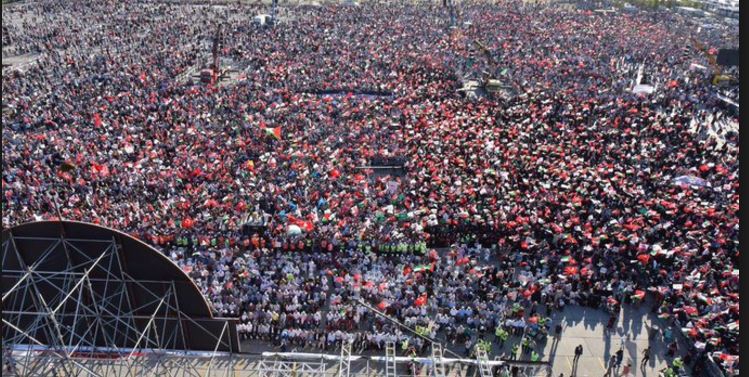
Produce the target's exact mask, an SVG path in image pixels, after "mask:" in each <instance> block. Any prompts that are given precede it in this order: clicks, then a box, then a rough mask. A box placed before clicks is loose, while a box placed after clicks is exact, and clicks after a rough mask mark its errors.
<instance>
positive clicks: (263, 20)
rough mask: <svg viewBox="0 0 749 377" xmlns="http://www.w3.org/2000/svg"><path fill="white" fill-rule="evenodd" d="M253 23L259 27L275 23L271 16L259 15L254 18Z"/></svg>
mask: <svg viewBox="0 0 749 377" xmlns="http://www.w3.org/2000/svg"><path fill="white" fill-rule="evenodd" d="M252 22H254V23H255V24H256V25H258V26H265V25H268V24H270V23H271V22H273V16H271V15H270V14H258V15H257V16H255V17H253V18H252Z"/></svg>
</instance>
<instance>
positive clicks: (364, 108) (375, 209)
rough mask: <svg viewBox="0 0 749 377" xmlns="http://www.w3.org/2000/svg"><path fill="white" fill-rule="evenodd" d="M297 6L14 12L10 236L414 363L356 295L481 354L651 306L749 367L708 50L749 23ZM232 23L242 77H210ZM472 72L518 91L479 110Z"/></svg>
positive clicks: (254, 322) (377, 5)
mask: <svg viewBox="0 0 749 377" xmlns="http://www.w3.org/2000/svg"><path fill="white" fill-rule="evenodd" d="M6 8H7V9H6ZM282 8H283V12H281V13H280V15H281V16H282V17H279V20H278V22H276V23H275V24H274V25H273V26H260V25H256V24H254V23H253V22H252V21H251V18H252V16H253V15H254V14H258V13H263V12H265V11H266V9H265V6H263V5H250V4H243V3H236V4H235V3H229V2H227V3H225V4H220V5H207V4H178V3H168V2H167V3H147V2H146V3H142V4H140V3H139V4H138V5H137V6H133V5H132V4H126V3H122V2H116V1H105V0H96V1H90V2H85V3H82V4H78V5H77V6H76V7H70V6H69V3H68V2H65V1H61V0H50V1H41V2H30V3H20V4H15V5H12V6H9V7H4V8H3V15H2V17H3V21H2V24H3V54H4V56H6V54H8V55H24V56H29V57H33V59H35V61H34V62H33V63H31V64H27V65H24V66H23V67H22V68H18V69H15V70H14V69H13V68H12V67H11V69H8V70H7V71H6V68H5V67H4V68H3V79H2V89H3V94H2V96H3V115H2V123H3V135H2V151H3V172H2V193H3V198H2V210H3V211H2V212H3V214H2V216H3V217H2V223H3V227H9V226H13V225H16V224H20V223H23V222H28V221H34V220H40V219H52V218H58V217H59V216H62V217H63V218H66V219H72V220H81V221H88V222H93V223H97V224H102V225H106V226H109V227H112V228H116V229H120V230H123V231H126V232H128V233H130V234H133V235H134V236H136V237H138V238H140V239H143V240H146V241H147V242H149V243H151V244H152V245H154V246H156V247H157V248H158V249H160V250H162V251H163V252H164V253H165V254H167V255H170V256H171V257H172V258H173V259H174V260H175V261H177V262H178V263H179V264H180V265H181V266H182V267H183V268H184V270H185V271H186V272H187V273H188V274H189V275H190V276H191V277H192V278H193V279H195V280H196V282H198V285H199V286H200V287H201V289H202V290H203V291H204V293H205V295H206V296H207V297H209V299H210V301H211V303H212V305H213V307H214V309H215V310H216V312H217V313H218V314H220V315H222V316H236V317H239V318H241V322H242V323H241V325H240V332H241V333H242V334H243V336H244V337H246V338H253V339H264V340H269V341H274V342H277V343H278V344H280V345H281V346H282V347H284V348H294V347H300V346H304V345H307V346H310V345H314V346H315V347H317V348H321V349H326V348H329V347H332V346H334V345H335V344H338V342H339V341H340V340H341V339H345V338H352V339H354V340H355V342H356V347H357V348H358V349H380V348H382V347H383V342H386V341H388V340H398V341H399V342H404V341H405V340H406V339H408V343H409V344H411V345H414V346H416V347H417V348H423V347H424V346H425V344H426V343H425V342H423V341H422V340H421V339H420V338H419V337H414V336H412V334H409V333H407V332H403V331H401V329H400V328H398V327H395V326H394V325H392V324H391V323H389V322H387V321H385V320H383V319H382V318H381V317H378V316H374V315H373V314H372V312H371V311H369V310H365V309H364V308H363V307H362V306H361V305H359V304H357V302H358V300H362V301H363V302H366V303H369V304H370V305H373V306H378V307H379V308H380V310H382V311H385V312H387V313H388V314H390V315H392V316H393V317H394V318H397V319H399V320H401V321H403V323H405V324H407V325H409V326H414V327H419V328H420V329H421V330H422V331H424V333H425V334H430V335H435V336H441V337H445V338H446V339H449V340H451V341H453V342H457V343H460V344H465V345H466V348H467V349H469V348H470V347H471V346H473V345H475V344H476V342H477V341H478V340H479V339H485V338H491V336H492V335H495V334H499V332H497V330H495V329H496V328H497V327H500V328H504V329H506V330H507V331H508V332H510V333H518V335H519V336H523V334H527V333H528V330H527V328H528V327H529V326H528V325H527V321H530V320H531V318H535V319H534V320H533V321H534V324H536V321H538V320H541V321H543V319H544V318H545V317H544V316H546V315H548V313H549V311H550V310H555V308H559V307H560V306H563V305H565V304H575V305H587V306H593V307H606V308H609V309H612V308H613V309H616V308H618V304H619V303H621V302H629V301H632V300H642V299H643V297H644V296H645V295H647V296H650V297H653V298H654V299H655V300H656V302H657V307H656V308H655V310H656V311H657V312H658V313H659V315H660V316H661V317H663V318H664V319H666V320H667V321H669V323H672V324H674V325H675V326H677V328H679V329H681V330H682V332H683V334H684V335H685V336H686V337H688V339H690V342H691V344H692V346H693V349H692V351H693V352H694V353H695V355H698V354H699V355H709V356H710V357H712V358H713V359H714V360H715V361H716V362H717V363H719V364H721V365H722V366H723V367H724V368H725V369H727V370H728V369H731V370H738V354H739V353H738V351H739V350H738V316H739V308H738V302H739V291H738V287H739V284H738V282H739V274H738V271H739V270H738V256H739V244H738V242H739V241H738V237H739V225H738V224H739V222H738V211H739V194H738V189H739V178H738V175H739V170H738V138H739V135H738V129H737V127H730V125H731V124H735V122H737V120H738V116H737V115H736V114H735V113H732V112H731V111H730V109H729V108H728V107H726V106H725V104H724V102H723V101H722V100H721V99H720V98H719V97H718V96H717V93H718V91H719V89H718V88H717V87H715V86H714V85H712V84H711V81H712V80H711V79H712V77H711V71H710V69H701V68H700V67H709V66H710V65H709V64H708V59H709V58H708V57H707V56H705V54H704V53H703V51H701V50H699V49H696V48H694V47H693V39H696V40H699V41H700V42H701V43H702V44H704V45H706V46H708V47H709V48H710V51H709V52H708V53H711V54H713V53H715V51H717V49H720V48H731V47H735V46H737V45H738V30H737V28H736V27H732V26H728V25H723V24H720V23H719V22H718V23H717V24H716V25H713V27H701V24H702V23H703V22H705V21H704V20H701V19H700V20H698V19H693V18H688V17H685V16H682V15H679V14H676V13H673V12H670V11H668V10H649V11H634V12H625V11H623V10H618V11H615V12H593V11H589V10H578V9H574V8H568V7H542V6H537V5H529V4H527V3H523V2H518V1H514V0H513V1H503V2H499V3H491V2H474V1H464V2H462V4H461V8H460V11H459V17H458V18H457V21H456V24H455V25H454V27H450V26H451V25H450V19H449V17H448V16H447V15H448V12H447V11H446V10H445V9H444V8H443V7H442V6H441V5H440V4H439V3H418V4H417V3H402V4H401V3H398V4H393V3H382V2H364V3H361V4H358V5H354V4H348V5H344V4H337V5H313V4H309V5H298V6H293V7H291V6H289V7H282ZM218 30H220V31H218ZM217 32H220V33H221V38H220V40H221V46H220V51H219V52H220V55H221V62H222V65H224V66H227V65H231V66H232V67H235V68H237V69H238V72H237V74H236V75H228V76H229V78H225V79H223V80H222V81H221V82H218V83H213V84H203V83H199V82H197V81H198V80H197V79H196V78H194V77H193V76H194V72H196V69H197V70H199V69H200V68H202V67H203V66H205V65H206V64H208V62H209V61H210V49H211V43H212V41H213V40H214V37H215V35H216V33H217ZM476 41H478V42H480V45H482V46H485V47H486V50H487V51H488V52H485V51H483V50H482V49H480V48H478V47H477V45H478V44H477V43H475V42H476ZM487 54H488V56H487ZM642 72H645V75H644V76H646V77H647V81H648V84H650V85H651V86H653V87H654V91H653V92H652V93H649V94H648V93H645V94H642V93H640V94H637V93H633V91H632V89H633V87H634V86H635V85H636V84H638V83H637V82H636V81H637V77H638V75H639V76H643V75H642V74H641V73H642ZM734 74H736V75H737V73H736V72H734ZM222 77H223V75H222ZM479 77H493V78H497V79H499V80H501V81H502V82H503V83H504V85H506V86H508V87H511V88H512V91H511V92H512V93H513V94H512V96H510V97H507V98H504V97H503V98H492V97H480V98H478V99H474V100H469V99H468V98H464V97H463V96H462V95H461V94H460V93H459V92H458V89H459V88H461V86H462V85H463V83H462V81H463V80H464V79H466V78H479ZM723 85H728V88H725V90H724V92H725V93H732V94H731V98H732V99H733V100H734V101H736V102H738V101H739V99H738V90H737V85H736V84H735V83H731V82H728V83H724V84H723ZM721 90H722V89H721ZM382 165H386V166H389V167H392V169H391V170H397V171H398V174H394V173H392V171H391V170H388V171H387V172H385V173H383V170H381V169H379V166H382ZM373 166H378V168H373ZM58 212H59V213H58ZM248 219H252V222H253V223H254V224H256V225H258V226H255V227H252V228H251V230H250V231H247V230H246V228H243V225H244V223H246V222H248ZM433 247H449V250H448V251H445V252H442V253H436V252H434V251H433V249H432V248H433ZM430 318H434V320H433V321H430ZM513 328H521V330H520V331H517V330H513ZM541 328H543V326H541ZM497 337H498V336H497Z"/></svg>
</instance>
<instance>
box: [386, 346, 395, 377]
mask: <svg viewBox="0 0 749 377" xmlns="http://www.w3.org/2000/svg"><path fill="white" fill-rule="evenodd" d="M397 375H398V372H397V366H396V364H395V342H393V341H388V342H387V343H385V377H396V376H397Z"/></svg>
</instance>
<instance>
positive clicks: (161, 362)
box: [2, 231, 231, 377]
mask: <svg viewBox="0 0 749 377" xmlns="http://www.w3.org/2000/svg"><path fill="white" fill-rule="evenodd" d="M17 240H23V241H24V242H29V241H30V242H33V243H34V245H38V249H36V250H34V251H33V252H34V253H38V258H37V259H36V260H35V261H33V263H32V264H30V265H27V264H26V262H25V260H24V258H23V257H22V255H21V254H22V253H21V252H20V251H19V249H18V248H17V245H16V241H17ZM121 249H122V245H121V244H119V243H118V242H117V241H116V240H115V238H114V237H112V239H108V240H102V239H74V238H66V237H65V236H64V234H63V233H61V235H60V236H59V237H56V238H51V237H27V236H24V237H20V236H15V235H13V233H12V231H11V232H10V235H9V237H8V238H7V239H6V240H5V241H3V244H2V259H3V260H2V262H3V271H2V278H3V288H6V287H7V286H9V287H8V289H7V290H5V289H3V293H2V305H3V308H5V309H7V310H3V313H2V324H3V328H4V330H3V339H2V346H3V351H4V352H3V366H4V367H6V366H8V367H9V368H12V369H13V372H14V374H15V375H18V376H39V377H46V376H57V375H59V374H60V373H62V375H65V376H92V377H93V376H96V377H98V376H128V377H130V376H146V375H164V376H172V375H174V376H176V375H179V376H184V377H186V376H196V377H197V376H203V375H205V372H203V373H201V372H200V369H201V367H200V366H197V367H196V366H195V365H193V364H192V363H180V362H175V357H174V355H175V354H176V353H172V354H170V355H169V354H168V352H167V350H177V349H183V347H184V345H186V344H188V343H189V339H188V338H187V334H186V330H185V326H187V325H190V326H193V328H195V327H197V328H200V329H202V330H204V331H203V332H205V333H206V334H205V336H212V338H209V339H210V341H211V342H215V348H214V350H213V352H212V353H208V354H210V356H209V361H208V365H207V373H208V374H210V371H211V367H212V364H213V359H214V357H215V356H216V355H218V354H219V353H218V352H217V350H218V349H219V346H224V347H226V346H227V340H228V339H229V338H228V337H225V335H228V333H227V331H228V329H229V322H228V321H226V322H224V324H223V328H222V330H221V333H220V335H218V336H216V334H212V333H211V332H210V331H208V330H207V329H206V328H205V327H204V326H202V325H201V324H200V323H198V322H197V321H196V320H195V319H193V318H190V316H188V315H186V314H185V313H184V312H183V311H182V310H180V303H179V300H178V295H177V289H176V286H175V283H174V281H144V280H137V279H134V278H133V277H132V276H130V275H129V274H128V273H127V271H125V270H124V269H123V268H122V266H123V261H122V260H121V259H120V258H121V257H120V253H119V252H118V251H120V250H121ZM84 250H85V251H84ZM6 258H16V259H17V261H18V264H19V265H20V269H6V268H5V267H6ZM60 258H65V262H64V265H65V267H64V269H62V270H61V271H45V270H43V268H44V266H45V265H46V264H50V263H52V261H54V263H56V264H58V265H59V262H60ZM6 282H8V283H7V284H6ZM157 287H158V289H157ZM134 289H137V291H138V292H139V295H138V299H139V300H138V302H137V303H135V302H133V300H134V296H133V292H132V291H133V290H134ZM144 292H145V294H144ZM146 309H147V310H146ZM144 311H145V314H144ZM168 321H170V322H171V323H172V324H173V325H171V327H170V326H169V325H167V322H168ZM167 328H170V329H174V330H178V331H167V330H166V329H167ZM201 335H203V334H201ZM229 342H231V340H229ZM102 343H103V344H102ZM180 345H182V346H180ZM182 352H183V353H185V351H182ZM177 353H178V352H177ZM102 356H103V357H105V358H106V359H102ZM6 363H7V364H6Z"/></svg>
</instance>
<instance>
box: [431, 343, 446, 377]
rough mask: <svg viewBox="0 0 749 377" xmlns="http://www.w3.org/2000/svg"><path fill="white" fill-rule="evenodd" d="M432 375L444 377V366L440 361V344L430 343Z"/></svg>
mask: <svg viewBox="0 0 749 377" xmlns="http://www.w3.org/2000/svg"><path fill="white" fill-rule="evenodd" d="M432 375H433V376H434V377H445V364H444V363H443V360H442V344H441V343H436V342H435V343H432Z"/></svg>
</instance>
